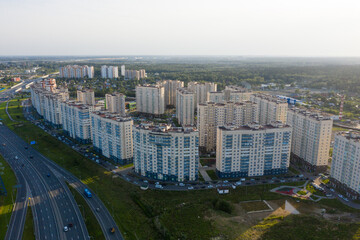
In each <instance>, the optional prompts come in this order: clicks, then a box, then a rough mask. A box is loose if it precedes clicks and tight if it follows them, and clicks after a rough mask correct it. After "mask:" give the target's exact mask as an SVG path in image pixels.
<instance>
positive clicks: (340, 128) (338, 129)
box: [332, 126, 349, 132]
mask: <svg viewBox="0 0 360 240" xmlns="http://www.w3.org/2000/svg"><path fill="white" fill-rule="evenodd" d="M332 131H333V132H339V131H349V129H347V128H342V127H335V126H334V127H333V128H332Z"/></svg>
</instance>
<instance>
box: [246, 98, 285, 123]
mask: <svg viewBox="0 0 360 240" xmlns="http://www.w3.org/2000/svg"><path fill="white" fill-rule="evenodd" d="M250 100H251V101H253V102H256V103H257V104H258V107H259V109H258V113H259V124H260V125H264V124H270V123H272V122H276V121H281V122H282V123H286V121H287V110H288V103H287V102H286V100H283V99H279V98H277V97H274V96H271V95H268V94H262V93H260V94H253V95H251V96H250Z"/></svg>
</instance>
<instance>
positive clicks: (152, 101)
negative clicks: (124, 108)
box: [136, 85, 165, 115]
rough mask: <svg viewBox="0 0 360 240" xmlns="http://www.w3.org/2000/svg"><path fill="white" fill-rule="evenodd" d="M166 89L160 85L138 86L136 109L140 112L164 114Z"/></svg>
mask: <svg viewBox="0 0 360 240" xmlns="http://www.w3.org/2000/svg"><path fill="white" fill-rule="evenodd" d="M164 97H165V88H164V87H163V86H160V85H144V86H140V85H138V86H136V109H137V111H138V112H142V113H150V114H155V115H159V114H164V112H165V101H164Z"/></svg>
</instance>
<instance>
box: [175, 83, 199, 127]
mask: <svg viewBox="0 0 360 240" xmlns="http://www.w3.org/2000/svg"><path fill="white" fill-rule="evenodd" d="M194 105H195V94H194V92H192V91H190V90H189V89H187V88H178V89H177V90H176V118H177V119H178V121H179V124H181V125H182V126H193V125H194V120H195V116H194V112H195V108H194Z"/></svg>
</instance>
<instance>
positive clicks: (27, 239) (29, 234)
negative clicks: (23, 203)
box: [23, 207, 35, 240]
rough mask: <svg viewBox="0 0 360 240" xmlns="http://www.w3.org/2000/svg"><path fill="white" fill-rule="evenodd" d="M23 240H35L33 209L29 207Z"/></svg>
mask: <svg viewBox="0 0 360 240" xmlns="http://www.w3.org/2000/svg"><path fill="white" fill-rule="evenodd" d="M23 240H35V234H34V221H33V215H32V210H31V207H28V210H27V212H26V218H25V227H24V233H23Z"/></svg>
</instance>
